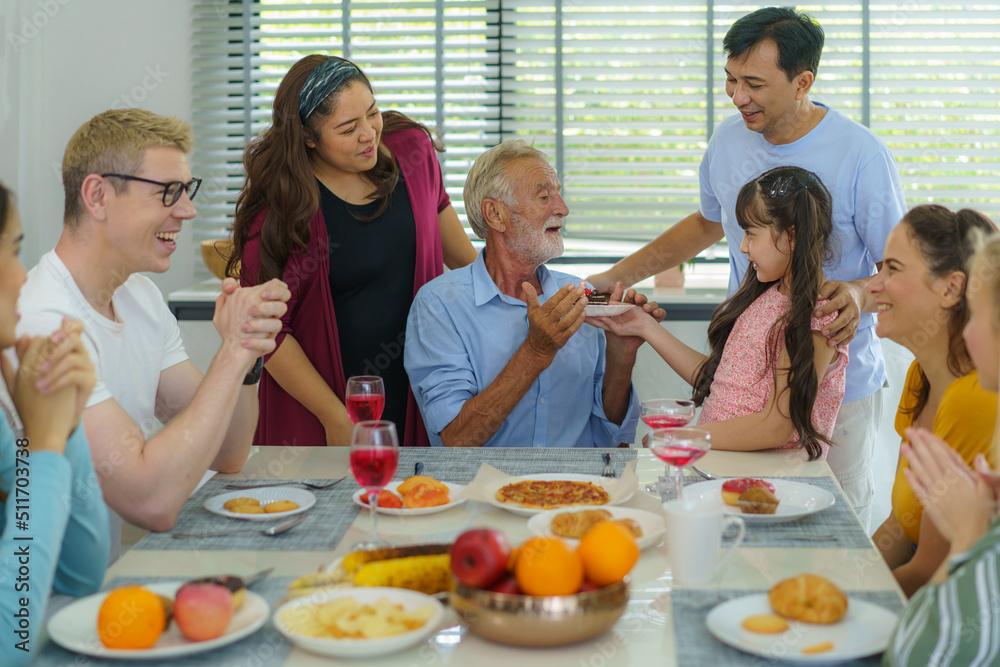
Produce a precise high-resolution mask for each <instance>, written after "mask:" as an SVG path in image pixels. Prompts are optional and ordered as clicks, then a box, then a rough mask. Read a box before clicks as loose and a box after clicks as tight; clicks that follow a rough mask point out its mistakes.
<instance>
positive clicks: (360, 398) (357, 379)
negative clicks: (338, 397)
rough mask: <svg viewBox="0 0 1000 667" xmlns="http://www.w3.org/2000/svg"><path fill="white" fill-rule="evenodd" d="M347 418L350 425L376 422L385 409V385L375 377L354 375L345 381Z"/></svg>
mask: <svg viewBox="0 0 1000 667" xmlns="http://www.w3.org/2000/svg"><path fill="white" fill-rule="evenodd" d="M345 398H346V399H347V400H346V404H347V416H348V417H349V418H350V419H351V423H352V424H357V423H358V422H363V421H378V420H379V419H381V418H382V410H384V409H385V385H384V384H383V383H382V378H380V377H379V376H377V375H355V376H354V377H350V378H348V379H347V391H346V392H345Z"/></svg>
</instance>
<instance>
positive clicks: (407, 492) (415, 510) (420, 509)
mask: <svg viewBox="0 0 1000 667" xmlns="http://www.w3.org/2000/svg"><path fill="white" fill-rule="evenodd" d="M464 488H465V485H464V484H453V483H451V482H442V481H439V480H436V479H434V478H433V477H428V476H426V475H414V476H413V477H408V478H407V479H401V480H395V481H392V482H389V483H388V484H387V485H386V488H384V489H383V490H382V491H381V492H380V493H379V497H378V506H377V509H378V511H379V513H380V514H389V515H391V516H420V515H423V514H435V513H437V512H444V511H445V510H450V509H451V508H452V507H458V506H459V505H461V504H462V503H464V502H465V501H466V500H467V498H466V497H465V496H464V495H463V494H462V490H463V489H464ZM352 499H353V500H354V503H355V504H357V505H360V506H361V507H368V492H367V491H366V490H365V489H359V490H358V491H357V492H355V494H354V496H353V497H352Z"/></svg>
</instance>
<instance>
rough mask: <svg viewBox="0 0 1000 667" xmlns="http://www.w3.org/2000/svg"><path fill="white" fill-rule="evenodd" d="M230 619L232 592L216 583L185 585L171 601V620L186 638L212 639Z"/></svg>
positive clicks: (220, 633) (200, 640)
mask: <svg viewBox="0 0 1000 667" xmlns="http://www.w3.org/2000/svg"><path fill="white" fill-rule="evenodd" d="M232 618H233V594H232V593H230V592H229V589H228V588H226V587H225V586H221V585H219V584H184V585H183V586H181V588H180V590H178V591H177V597H176V598H175V600H174V620H175V621H176V622H177V627H178V628H179V629H180V631H181V634H182V635H184V637H185V639H188V640H189V641H193V642H202V641H205V640H207V639H215V638H216V637H219V636H221V635H222V633H223V632H225V631H226V628H227V627H229V621H230V620H232Z"/></svg>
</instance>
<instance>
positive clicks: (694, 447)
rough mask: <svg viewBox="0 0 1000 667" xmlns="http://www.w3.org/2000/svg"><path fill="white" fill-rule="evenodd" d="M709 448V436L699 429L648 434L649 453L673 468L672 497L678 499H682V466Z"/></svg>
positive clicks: (710, 443)
mask: <svg viewBox="0 0 1000 667" xmlns="http://www.w3.org/2000/svg"><path fill="white" fill-rule="evenodd" d="M711 448H712V436H711V434H710V433H709V432H708V431H706V430H704V429H700V428H661V429H657V430H655V431H653V432H652V433H650V434H649V451H651V452H653V455H654V456H656V458H658V459H660V460H661V461H663V462H664V463H667V464H669V465H670V466H672V467H673V470H674V476H673V497H674V498H678V499H680V498H683V497H684V496H683V492H684V473H683V468H684V466H686V465H690V464H691V463H693V462H695V461H697V460H698V459H700V458H701V457H702V456H704V455H705V454H706V453H707V452H708V450H710V449H711Z"/></svg>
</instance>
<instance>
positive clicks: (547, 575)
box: [514, 537, 583, 595]
mask: <svg viewBox="0 0 1000 667" xmlns="http://www.w3.org/2000/svg"><path fill="white" fill-rule="evenodd" d="M514 578H515V579H517V585H518V587H519V588H520V589H521V590H522V591H524V592H525V593H527V594H528V595H572V594H573V593H576V592H577V591H578V590H580V585H581V584H582V583H583V563H582V562H581V561H580V557H579V556H577V555H576V553H575V552H573V551H571V550H570V549H569V547H567V546H566V543H565V542H563V541H562V540H560V539H556V538H551V537H533V538H531V539H530V540H528V541H527V542H525V543H524V544H522V545H521V548H520V549H519V550H518V554H517V562H516V563H515V564H514Z"/></svg>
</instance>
